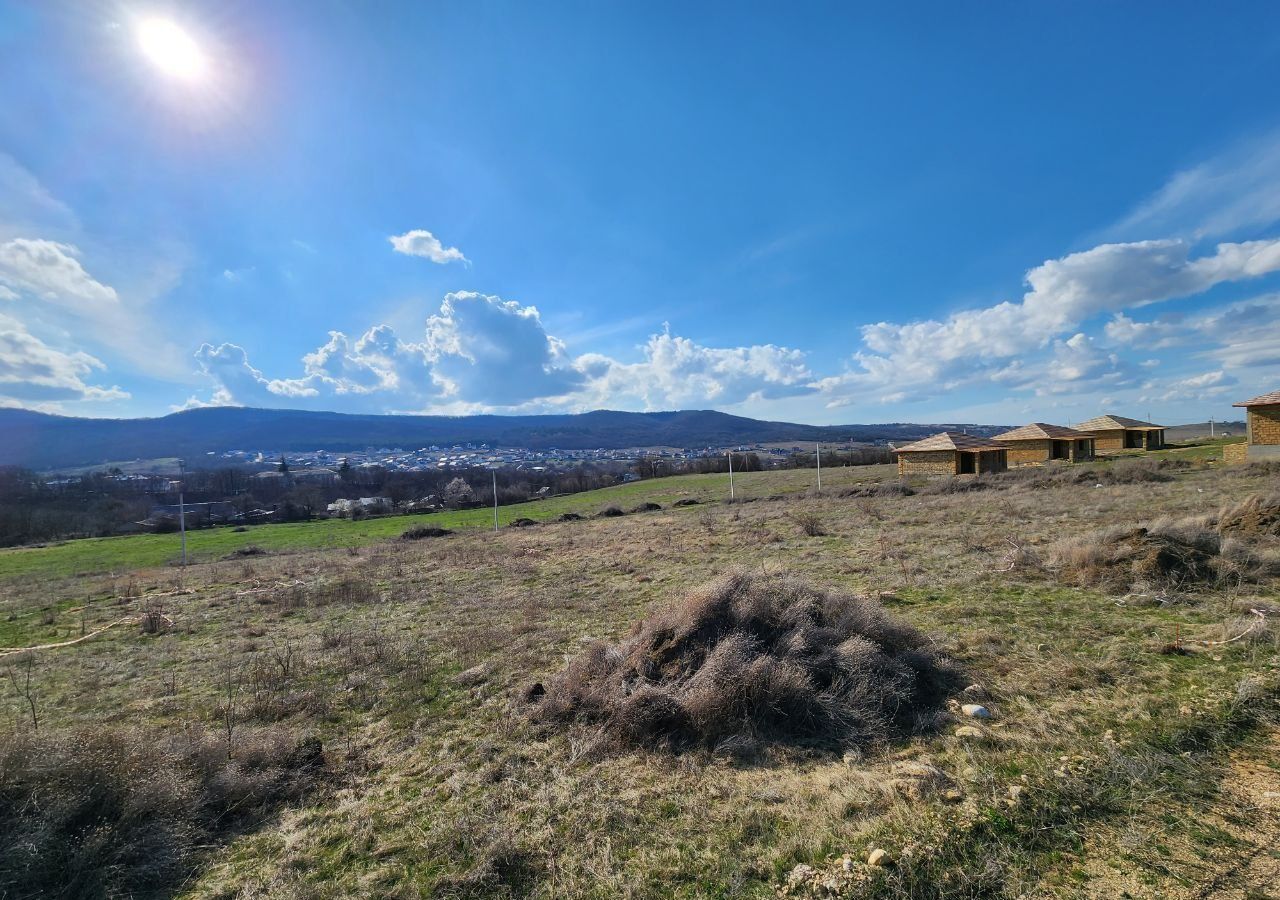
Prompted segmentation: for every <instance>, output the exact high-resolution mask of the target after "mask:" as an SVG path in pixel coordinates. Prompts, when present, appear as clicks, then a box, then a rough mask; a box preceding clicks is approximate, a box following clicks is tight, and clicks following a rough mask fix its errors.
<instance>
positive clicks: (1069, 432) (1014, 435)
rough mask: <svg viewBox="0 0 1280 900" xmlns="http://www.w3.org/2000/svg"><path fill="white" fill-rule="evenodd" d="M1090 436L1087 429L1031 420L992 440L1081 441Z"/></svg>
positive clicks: (1091, 435)
mask: <svg viewBox="0 0 1280 900" xmlns="http://www.w3.org/2000/svg"><path fill="white" fill-rule="evenodd" d="M1091 437H1093V434H1092V433H1090V432H1088V431H1077V430H1076V429H1074V428H1066V427H1065V426H1062V425H1046V424H1045V423H1044V422H1032V423H1031V424H1030V425H1023V426H1022V427H1021V428H1015V429H1013V431H1006V432H1005V433H1004V434H997V435H996V436H995V437H993V438H992V440H993V441H1043V440H1046V439H1049V440H1053V439H1056V440H1059V441H1081V440H1088V439H1089V438H1091Z"/></svg>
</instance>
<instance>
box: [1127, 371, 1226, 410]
mask: <svg viewBox="0 0 1280 900" xmlns="http://www.w3.org/2000/svg"><path fill="white" fill-rule="evenodd" d="M1239 383H1240V382H1239V379H1237V378H1235V377H1234V376H1232V375H1229V374H1227V373H1226V372H1224V371H1223V370H1221V369H1217V370H1215V371H1212V372H1202V373H1201V374H1199V375H1191V376H1188V377H1185V378H1175V379H1172V380H1166V381H1160V380H1152V381H1148V382H1147V383H1146V384H1144V385H1143V389H1144V390H1145V391H1146V393H1145V394H1143V395H1142V396H1141V397H1139V398H1138V400H1139V402H1141V403H1205V402H1210V401H1214V400H1221V399H1222V398H1223V397H1225V396H1226V395H1228V394H1230V393H1231V392H1232V391H1233V390H1234V389H1235V385H1237V384H1239Z"/></svg>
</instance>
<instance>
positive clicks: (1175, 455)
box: [1150, 437, 1245, 462]
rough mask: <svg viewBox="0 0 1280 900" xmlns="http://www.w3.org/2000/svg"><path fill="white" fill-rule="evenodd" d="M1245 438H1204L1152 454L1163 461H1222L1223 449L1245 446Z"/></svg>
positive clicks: (1173, 445)
mask: <svg viewBox="0 0 1280 900" xmlns="http://www.w3.org/2000/svg"><path fill="white" fill-rule="evenodd" d="M1244 440H1245V439H1244V438H1243V437H1229V438H1214V439H1213V440H1210V439H1209V438H1204V439H1202V440H1197V441H1182V442H1179V443H1177V444H1171V445H1169V446H1168V447H1166V448H1165V449H1163V450H1155V451H1152V453H1151V454H1150V455H1151V456H1154V457H1156V458H1162V459H1187V460H1195V461H1198V462H1199V461H1216V462H1221V461H1222V448H1223V447H1225V446H1226V445H1227V444H1243V443H1244Z"/></svg>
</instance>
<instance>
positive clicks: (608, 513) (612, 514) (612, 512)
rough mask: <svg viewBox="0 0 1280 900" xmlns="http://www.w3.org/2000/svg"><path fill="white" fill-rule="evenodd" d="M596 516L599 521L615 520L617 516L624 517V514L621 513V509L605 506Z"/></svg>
mask: <svg viewBox="0 0 1280 900" xmlns="http://www.w3.org/2000/svg"><path fill="white" fill-rule="evenodd" d="M598 515H599V518H601V519H616V518H617V517H618V516H625V515H626V513H624V512H623V511H622V509H621V507H617V506H606V507H605V508H604V509H602V510H600V512H599V514H598Z"/></svg>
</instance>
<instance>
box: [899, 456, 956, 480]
mask: <svg viewBox="0 0 1280 900" xmlns="http://www.w3.org/2000/svg"><path fill="white" fill-rule="evenodd" d="M954 474H956V453H955V451H954V450H920V451H916V452H914V453H899V454H898V475H899V477H905V476H908V475H954Z"/></svg>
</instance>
